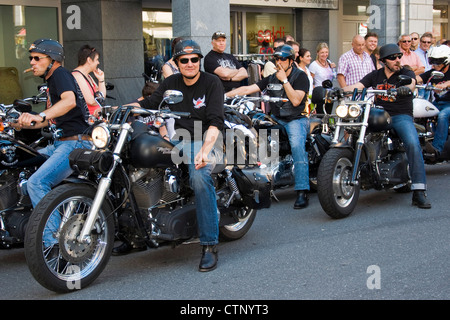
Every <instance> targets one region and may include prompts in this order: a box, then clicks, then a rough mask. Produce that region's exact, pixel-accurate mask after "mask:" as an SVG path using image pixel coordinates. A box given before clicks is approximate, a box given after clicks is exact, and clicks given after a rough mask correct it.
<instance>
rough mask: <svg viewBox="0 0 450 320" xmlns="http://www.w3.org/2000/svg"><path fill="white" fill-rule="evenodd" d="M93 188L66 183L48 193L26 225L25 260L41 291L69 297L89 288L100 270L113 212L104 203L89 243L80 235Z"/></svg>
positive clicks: (111, 236) (111, 234)
mask: <svg viewBox="0 0 450 320" xmlns="http://www.w3.org/2000/svg"><path fill="white" fill-rule="evenodd" d="M95 193H96V190H95V188H93V187H92V186H88V185H82V184H65V185H61V186H59V187H57V188H55V189H53V190H52V191H51V192H49V193H48V194H47V195H46V196H45V197H44V198H43V199H42V200H41V201H40V202H39V204H38V205H37V206H36V208H35V209H34V210H33V213H32V215H31V217H30V220H29V222H28V226H27V231H26V237H25V243H24V247H25V257H26V260H27V264H28V267H29V269H30V271H31V274H32V275H33V277H34V278H35V279H36V280H37V281H38V282H39V283H40V284H41V285H42V286H43V287H45V288H47V289H49V290H51V291H54V292H58V293H67V292H71V291H73V290H77V289H82V288H84V287H86V286H88V285H89V284H91V283H92V282H93V281H94V280H95V279H96V278H97V277H98V276H99V275H100V273H101V272H102V271H103V269H104V268H105V266H106V264H107V263H108V260H109V258H110V256H111V251H112V248H113V244H114V219H113V215H112V214H111V212H112V208H111V207H110V205H109V204H108V203H107V201H104V203H103V205H102V207H101V209H100V210H99V213H98V217H97V220H96V222H95V224H94V230H92V232H91V234H90V241H85V242H80V241H79V239H78V236H79V234H80V232H81V230H82V228H83V225H84V222H85V220H86V216H87V213H88V212H89V209H90V207H91V206H92V202H93V199H94V197H95Z"/></svg>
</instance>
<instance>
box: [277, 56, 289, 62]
mask: <svg viewBox="0 0 450 320" xmlns="http://www.w3.org/2000/svg"><path fill="white" fill-rule="evenodd" d="M287 59H289V58H287V57H275V60H276V61H278V60H281V61H286V60H287Z"/></svg>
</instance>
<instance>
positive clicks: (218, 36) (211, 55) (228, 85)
mask: <svg viewBox="0 0 450 320" xmlns="http://www.w3.org/2000/svg"><path fill="white" fill-rule="evenodd" d="M211 45H212V50H211V51H210V52H208V54H207V55H206V56H205V71H206V72H209V73H212V74H215V75H216V76H218V77H219V78H220V80H221V81H222V84H223V88H224V90H225V92H228V91H230V90H232V89H234V88H237V87H239V86H240V85H241V81H242V80H245V79H247V78H248V72H247V70H246V69H245V68H244V67H243V66H242V65H241V63H240V62H239V61H238V60H237V59H236V58H235V57H234V56H233V55H232V54H229V53H226V52H225V49H226V47H227V36H226V35H225V33H224V32H221V31H217V32H214V34H213V35H212V38H211Z"/></svg>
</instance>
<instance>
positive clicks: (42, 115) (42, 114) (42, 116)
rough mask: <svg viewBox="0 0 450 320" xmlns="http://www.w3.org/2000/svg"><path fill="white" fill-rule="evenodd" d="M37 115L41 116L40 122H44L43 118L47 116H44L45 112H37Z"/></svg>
mask: <svg viewBox="0 0 450 320" xmlns="http://www.w3.org/2000/svg"><path fill="white" fill-rule="evenodd" d="M39 117H41V118H42V121H41V122H44V121H45V119H46V118H47V116H46V115H45V113H43V112H41V113H39Z"/></svg>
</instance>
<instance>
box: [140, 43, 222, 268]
mask: <svg viewBox="0 0 450 320" xmlns="http://www.w3.org/2000/svg"><path fill="white" fill-rule="evenodd" d="M201 58H203V55H202V53H201V50H200V46H199V45H198V44H197V43H196V42H195V41H193V40H181V41H179V42H178V43H177V44H176V45H175V48H174V54H173V60H174V62H175V63H176V65H177V66H178V69H179V71H180V73H177V74H174V75H171V76H170V77H168V78H166V79H165V80H164V81H163V82H162V83H161V85H160V86H159V88H158V89H157V90H156V91H155V92H154V93H153V94H152V95H151V96H149V97H147V98H146V99H144V100H142V101H141V102H140V103H139V104H140V105H141V106H142V107H144V108H148V109H155V108H158V106H159V104H160V102H161V100H162V99H163V94H164V92H165V91H166V90H179V91H181V92H183V101H182V102H180V103H177V104H174V105H171V106H170V109H171V110H172V111H182V112H189V113H190V117H189V118H180V119H175V129H176V133H175V136H174V137H173V138H172V142H173V143H174V144H176V145H177V147H178V148H179V149H183V150H184V151H185V152H186V150H190V152H189V154H190V155H191V158H190V159H188V166H189V182H190V185H191V187H192V189H193V190H194V194H195V205H196V209H197V210H196V214H197V223H198V227H199V239H200V244H201V245H202V248H203V249H202V258H201V260H200V264H199V271H202V272H204V271H210V270H213V269H215V268H216V265H217V247H216V244H217V243H218V239H219V226H218V216H217V212H218V211H217V200H216V191H215V188H214V181H213V179H212V177H211V172H212V170H213V169H214V167H215V165H216V164H217V163H220V162H221V161H222V159H221V153H220V152H217V151H216V149H215V148H214V144H215V142H216V140H217V139H218V137H219V136H220V133H221V132H222V130H223V126H224V112H223V103H224V101H223V100H224V95H223V88H222V85H221V84H220V80H219V79H218V78H217V77H216V76H213V75H211V74H209V73H206V72H202V71H200V60H201ZM200 129H201V131H200V132H199V133H200V134H198V133H197V131H199V130H200ZM160 133H161V135H163V136H164V137H165V138H166V139H168V137H167V136H166V135H165V132H164V130H162V131H160ZM188 137H190V139H189V141H187V140H188ZM202 138H203V139H202ZM179 139H180V140H181V139H182V140H183V141H182V142H179V141H177V140H179ZM185 141H187V142H186V143H184V142H185ZM183 143H184V144H183ZM180 145H181V147H180ZM186 148H187V149H186ZM186 153H187V152H186Z"/></svg>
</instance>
